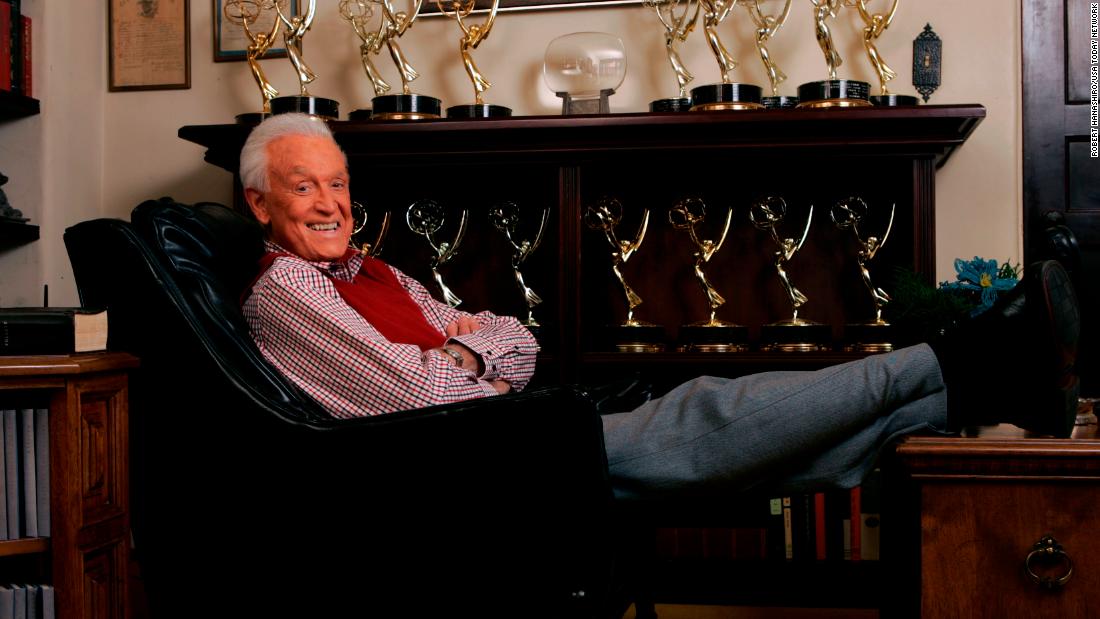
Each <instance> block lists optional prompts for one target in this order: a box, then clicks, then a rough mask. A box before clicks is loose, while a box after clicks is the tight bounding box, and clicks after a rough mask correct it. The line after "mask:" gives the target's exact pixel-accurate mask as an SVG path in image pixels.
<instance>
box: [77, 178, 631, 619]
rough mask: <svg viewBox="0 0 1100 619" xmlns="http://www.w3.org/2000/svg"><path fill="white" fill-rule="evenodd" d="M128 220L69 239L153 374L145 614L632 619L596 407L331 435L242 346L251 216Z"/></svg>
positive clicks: (135, 459)
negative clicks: (623, 618) (627, 615)
mask: <svg viewBox="0 0 1100 619" xmlns="http://www.w3.org/2000/svg"><path fill="white" fill-rule="evenodd" d="M131 219H132V223H131V222H125V221H121V220H115V219H97V220H93V221H87V222H83V223H80V224H77V225H75V226H73V227H71V228H69V229H68V230H67V231H66V232H65V244H66V247H67V249H68V252H69V256H70V259H71V261H72V266H73V272H74V274H75V276H76V282H77V286H78V289H79V292H80V297H81V302H82V304H84V305H85V306H101V307H106V308H108V310H109V311H108V317H109V320H110V326H109V334H110V337H109V347H110V348H111V349H113V350H123V351H128V352H131V353H133V354H135V355H136V356H138V357H139V358H140V359H141V366H140V368H139V369H137V370H135V371H134V372H133V374H132V379H131V428H130V441H131V453H132V457H131V470H132V481H131V496H132V514H133V529H134V538H135V550H136V552H137V556H138V558H139V560H140V562H141V568H142V574H143V576H144V578H145V585H146V589H147V595H148V599H149V606H150V610H151V613H152V616H153V617H163V616H187V617H200V616H203V617H218V616H265V617H271V616H299V617H334V616H341V617H343V616H353V617H420V616H428V615H438V614H439V613H440V612H454V613H460V614H462V615H467V614H471V615H473V616H482V617H484V616H513V617H519V616H522V617H537V616H550V617H558V616H597V615H609V614H610V615H615V614H617V613H618V611H619V610H621V607H620V605H619V603H618V600H617V599H616V596H615V595H614V593H613V591H612V587H611V582H612V580H613V570H614V566H613V561H612V557H613V555H614V552H613V549H612V543H611V541H610V540H611V538H612V535H610V534H609V530H610V527H611V525H610V519H609V517H608V510H609V508H610V504H611V493H610V487H609V483H608V478H607V466H606V458H605V455H604V448H603V439H602V434H601V426H600V421H599V418H598V415H597V413H596V411H595V409H594V408H593V405H592V403H591V402H590V401H589V398H587V397H586V394H584V393H583V392H582V391H579V390H576V389H572V388H564V387H563V388H553V389H547V390H539V391H535V392H528V393H519V394H514V395H508V396H500V397H495V398H487V399H483V400H477V401H471V402H467V403H461V404H456V405H447V406H437V407H432V408H426V409H422V410H413V411H405V412H399V413H393V414H389V415H382V416H378V417H367V418H362V419H354V420H334V419H332V418H330V417H329V416H328V415H327V414H325V412H324V411H323V410H322V409H321V408H320V407H319V406H318V405H317V404H316V403H315V402H314V401H313V400H311V399H310V398H308V397H307V396H305V395H304V394H303V393H301V392H300V391H299V390H298V389H297V388H295V387H294V386H293V385H292V384H290V383H289V382H287V381H286V380H285V379H284V378H283V377H282V376H281V375H280V374H279V373H278V372H277V371H275V370H274V369H273V368H272V367H271V366H269V365H268V364H267V363H266V361H265V360H264V359H263V357H262V356H261V355H260V353H259V351H258V350H257V349H256V348H255V346H254V345H253V343H252V341H251V338H250V337H249V334H248V329H247V325H246V324H245V321H244V319H243V317H242V315H241V312H240V308H239V296H240V293H241V291H242V289H243V288H244V287H245V286H246V285H248V283H249V282H250V281H251V278H252V276H253V270H254V268H255V264H256V259H257V258H258V257H259V256H260V254H261V253H262V251H263V246H262V239H261V230H260V228H259V226H258V225H257V224H256V223H255V222H253V221H251V220H249V219H247V218H245V217H243V216H241V215H239V214H237V213H235V212H234V211H232V210H230V209H229V208H226V207H224V206H221V205H217V204H209V203H205V204H197V205H194V206H190V205H182V204H177V203H175V202H173V201H171V200H169V199H162V200H160V201H149V202H146V203H144V204H142V205H140V206H138V207H137V208H136V209H134V211H133V214H132V217H131ZM377 388H385V386H379V387H377Z"/></svg>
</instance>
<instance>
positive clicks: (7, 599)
mask: <svg viewBox="0 0 1100 619" xmlns="http://www.w3.org/2000/svg"><path fill="white" fill-rule="evenodd" d="M56 618H57V610H56V607H55V603H54V591H53V587H51V586H50V585H0V619H56Z"/></svg>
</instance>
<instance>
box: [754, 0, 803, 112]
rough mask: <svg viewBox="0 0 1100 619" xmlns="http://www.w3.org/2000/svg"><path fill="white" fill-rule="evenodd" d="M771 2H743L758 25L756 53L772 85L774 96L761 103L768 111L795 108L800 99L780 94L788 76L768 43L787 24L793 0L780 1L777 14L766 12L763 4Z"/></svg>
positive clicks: (764, 0)
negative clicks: (776, 61)
mask: <svg viewBox="0 0 1100 619" xmlns="http://www.w3.org/2000/svg"><path fill="white" fill-rule="evenodd" d="M768 1H769V0H741V2H742V3H743V5H744V7H745V9H747V10H748V12H749V17H751V18H752V23H753V24H755V25H756V51H757V52H758V53H759V54H760V61H761V62H763V63H764V71H765V72H766V73H767V74H768V82H769V83H770V84H771V92H772V94H771V95H769V96H766V97H763V98H762V99H761V100H760V103H761V104H762V105H763V106H764V107H765V108H768V109H775V108H785V107H794V106H796V105H798V97H787V96H783V95H780V94H779V85H780V84H781V83H783V82H785V81H786V80H787V74H786V73H784V72H783V71H782V70H780V68H779V65H777V64H776V63H775V60H774V59H773V58H772V54H771V51H769V50H768V41H771V39H772V37H774V36H775V33H777V32H779V29H780V28H782V27H783V24H785V23H787V16H788V15H790V13H791V0H779V1H780V2H782V3H783V6H782V8H781V9H780V10H779V12H778V13H776V14H774V15H773V14H771V13H769V12H768V11H765V10H764V8H763V7H761V4H765V5H766V4H768Z"/></svg>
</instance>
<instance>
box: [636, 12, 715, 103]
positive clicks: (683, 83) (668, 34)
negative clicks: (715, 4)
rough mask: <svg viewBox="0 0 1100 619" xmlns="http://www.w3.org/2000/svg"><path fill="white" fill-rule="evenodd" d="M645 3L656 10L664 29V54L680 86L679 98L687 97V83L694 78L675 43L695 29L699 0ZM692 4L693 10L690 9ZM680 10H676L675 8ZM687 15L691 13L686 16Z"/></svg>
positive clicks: (681, 41) (697, 19) (685, 37)
mask: <svg viewBox="0 0 1100 619" xmlns="http://www.w3.org/2000/svg"><path fill="white" fill-rule="evenodd" d="M645 5H646V6H650V7H653V8H654V9H655V10H656V11H657V18H658V19H660V20H661V25H662V26H664V30H665V54H666V55H668V62H669V64H670V65H672V72H673V74H675V75H676V83H677V84H678V85H679V87H680V98H681V99H683V98H687V85H688V84H689V83H690V82H691V81H692V80H693V79H695V76H693V75H692V74H691V72H690V71H688V69H687V66H685V65H684V61H683V60H682V59H681V58H680V54H679V52H677V51H676V46H677V43H683V42H685V41H687V39H688V35H690V34H691V32H692V31H693V30H695V24H696V22H698V21H699V10H700V8H701V7H702V4H701V3H700V0H645ZM692 5H694V6H695V10H694V11H692V10H691V7H692ZM680 7H682V10H680V11H679V12H677V10H676V9H677V8H680ZM688 15H691V17H690V18H688Z"/></svg>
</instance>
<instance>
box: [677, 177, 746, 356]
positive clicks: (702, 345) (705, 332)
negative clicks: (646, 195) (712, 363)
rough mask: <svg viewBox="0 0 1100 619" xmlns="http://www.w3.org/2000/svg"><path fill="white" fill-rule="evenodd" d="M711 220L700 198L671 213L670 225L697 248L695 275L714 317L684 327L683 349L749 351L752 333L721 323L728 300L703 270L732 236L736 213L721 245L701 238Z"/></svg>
mask: <svg viewBox="0 0 1100 619" xmlns="http://www.w3.org/2000/svg"><path fill="white" fill-rule="evenodd" d="M706 216H707V205H706V203H704V202H703V201H702V200H700V199H698V198H688V199H686V200H681V201H680V202H678V203H676V205H675V206H673V207H672V208H671V209H669V211H668V221H669V223H671V224H672V227H673V228H676V229H677V230H686V231H687V233H688V236H689V237H690V238H691V242H692V243H694V245H695V252H694V253H693V254H692V257H694V258H695V266H694V269H693V271H694V275H695V279H696V280H697V281H698V282H699V285H700V286H702V288H703V293H704V294H705V295H706V297H707V304H708V305H709V306H710V317H709V318H708V319H707V320H702V321H699V322H693V323H691V324H688V325H683V326H681V327H680V341H681V342H682V346H681V348H682V349H683V350H685V351H689V352H691V351H698V352H741V351H745V350H748V329H747V328H746V327H743V326H741V325H738V324H734V323H732V322H726V321H725V320H719V319H718V318H717V317H716V316H715V314H716V313H717V311H718V308H719V307H722V306H723V305H725V303H726V300H725V299H724V298H722V295H721V294H719V293H718V291H717V290H715V289H714V286H713V285H711V283H710V281H709V280H708V279H707V274H706V273H705V272H704V271H703V267H704V266H705V265H706V264H707V263H708V262H710V259H711V258H712V257H714V254H716V253H718V250H720V249H722V243H724V242H725V241H726V235H728V234H729V231H730V224H732V223H733V209H732V208H731V209H729V210H728V211H727V212H726V223H725V224H724V225H723V226H722V234H721V235H720V236H719V237H718V240H717V241H714V240H711V239H702V238H700V237H699V231H698V229H697V228H698V227H699V226H700V225H702V223H703V220H704V219H706Z"/></svg>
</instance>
